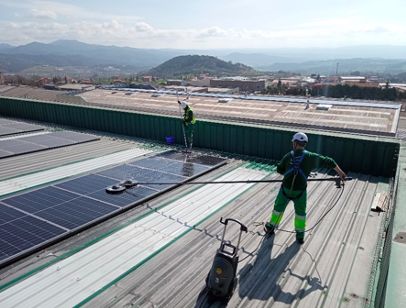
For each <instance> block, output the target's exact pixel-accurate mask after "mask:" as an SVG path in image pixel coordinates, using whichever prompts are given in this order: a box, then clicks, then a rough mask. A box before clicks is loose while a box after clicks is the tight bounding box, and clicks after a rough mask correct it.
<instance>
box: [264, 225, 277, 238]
mask: <svg viewBox="0 0 406 308" xmlns="http://www.w3.org/2000/svg"><path fill="white" fill-rule="evenodd" d="M264 231H265V233H266V235H268V236H271V235H274V234H275V226H274V225H272V224H271V223H269V222H267V223H266V224H265V227H264Z"/></svg>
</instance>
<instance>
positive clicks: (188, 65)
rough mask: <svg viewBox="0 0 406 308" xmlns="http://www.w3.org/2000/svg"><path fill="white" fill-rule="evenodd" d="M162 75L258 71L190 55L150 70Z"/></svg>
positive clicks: (235, 73) (216, 74)
mask: <svg viewBox="0 0 406 308" xmlns="http://www.w3.org/2000/svg"><path fill="white" fill-rule="evenodd" d="M149 73H150V74H151V75H154V76H160V77H180V76H183V75H189V74H193V75H199V74H209V75H212V76H235V75H253V74H255V73H256V71H255V70H254V69H253V68H252V67H249V66H246V65H244V64H241V63H235V64H233V63H231V62H226V61H223V60H220V59H218V58H216V57H212V56H199V55H188V56H178V57H175V58H173V59H170V60H168V61H166V62H164V63H162V64H161V65H159V66H157V67H155V68H153V69H151V70H150V71H149Z"/></svg>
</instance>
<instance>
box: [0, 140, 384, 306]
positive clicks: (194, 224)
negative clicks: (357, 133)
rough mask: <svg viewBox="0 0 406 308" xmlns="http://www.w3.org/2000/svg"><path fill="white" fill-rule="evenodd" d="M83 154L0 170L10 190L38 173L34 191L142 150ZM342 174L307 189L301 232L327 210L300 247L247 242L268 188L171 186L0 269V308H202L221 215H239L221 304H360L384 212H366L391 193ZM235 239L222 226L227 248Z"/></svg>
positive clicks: (225, 170)
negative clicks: (338, 184) (230, 282)
mask: <svg viewBox="0 0 406 308" xmlns="http://www.w3.org/2000/svg"><path fill="white" fill-rule="evenodd" d="M360 138H361V137H360ZM89 146H90V144H89V145H86V144H83V145H78V146H75V148H74V150H73V151H72V152H71V151H63V150H64V149H63V148H62V149H56V150H50V151H45V152H42V153H35V154H29V155H23V156H20V157H19V158H10V159H7V162H8V163H7V164H4V165H7V166H3V164H2V166H1V168H0V173H2V174H4V175H5V177H7V178H10V177H14V178H12V179H11V178H10V180H12V181H15V183H21V182H20V180H22V179H24V177H23V176H22V174H23V173H24V174H26V175H25V176H26V177H28V182H27V183H31V184H34V185H35V182H34V181H35V178H37V177H38V178H39V179H42V180H41V181H42V182H41V183H42V184H43V185H45V183H46V182H47V181H54V180H56V179H62V178H63V177H65V176H68V175H70V173H69V172H73V173H72V174H75V172H79V171H80V170H84V169H82V168H88V169H86V170H91V169H92V168H99V167H100V166H102V165H103V164H108V163H109V159H108V158H111V157H112V156H114V155H119V156H120V155H122V154H124V153H130V152H131V151H132V150H130V148H133V147H137V148H138V150H141V152H142V151H148V149H145V147H143V146H142V145H134V143H132V142H128V143H127V142H125V141H116V140H111V139H110V138H101V140H100V141H97V142H95V143H94V148H90V147H89ZM88 151H89V152H88ZM115 152H117V153H115ZM110 155H112V156H110ZM141 155H142V154H141ZM103 156H104V158H98V157H103ZM125 156H126V155H124V156H123V157H122V159H125ZM106 158H107V159H106ZM81 160H85V161H83V162H81ZM65 164H68V165H66V166H63V165H65ZM24 165H26V167H27V169H24ZM77 167H79V168H77ZM46 169H50V170H46ZM272 169H273V166H269V165H261V164H255V163H254V164H248V165H247V164H245V165H243V162H241V161H236V160H233V159H230V160H229V164H228V165H227V166H224V167H222V168H220V169H218V170H216V171H214V172H211V173H209V174H207V175H205V176H204V178H205V179H224V178H226V179H228V178H230V179H255V178H263V177H265V176H267V175H269V171H270V170H272ZM75 170H77V171H75ZM55 171H57V172H56V173H54V172H55ZM30 172H32V177H31V175H29V174H27V173H30ZM65 173H66V174H65ZM53 174H54V175H53ZM270 176H271V177H274V176H275V175H272V174H271V175H270ZM317 176H319V177H323V176H325V175H324V174H322V173H320V174H318V175H317ZM352 176H353V177H354V178H355V180H353V181H352V182H348V183H347V185H346V186H345V188H344V191H343V194H342V196H341V198H339V199H338V197H339V195H340V190H338V189H336V188H335V187H334V185H333V184H332V183H327V182H323V183H310V184H309V188H308V192H309V193H308V195H309V199H308V226H309V227H311V226H313V225H314V224H315V223H317V221H318V219H320V217H322V216H323V215H324V214H325V213H326V211H327V210H328V209H330V208H331V207H332V206H334V208H333V209H332V210H331V212H330V213H328V214H327V216H326V217H325V218H324V220H323V221H321V223H320V224H319V225H317V227H316V228H315V229H314V230H312V231H311V232H310V233H309V234H308V235H307V238H306V242H305V244H304V245H303V246H298V245H297V244H295V241H294V234H291V233H285V232H281V231H280V232H277V234H276V236H275V237H273V238H270V239H267V240H262V237H261V236H258V232H260V233H261V232H262V226H261V225H257V224H256V222H264V221H266V220H267V219H268V217H269V215H270V212H271V210H272V204H273V201H274V199H275V197H276V193H277V190H278V188H279V187H278V186H277V185H269V184H268V185H266V184H256V185H252V184H250V185H244V184H241V185H228V186H227V185H220V184H217V185H214V184H212V185H201V186H188V187H180V188H179V189H177V190H174V191H172V192H169V193H166V194H164V195H162V196H161V197H158V198H156V199H154V200H152V201H150V202H149V203H148V204H144V205H142V206H140V207H138V208H135V209H133V210H131V211H129V212H127V213H124V214H123V215H120V216H119V217H116V218H114V219H111V220H109V221H106V222H104V223H102V224H100V225H98V226H95V227H92V228H91V229H89V230H87V231H84V232H82V233H81V234H78V235H77V236H75V237H73V238H70V239H68V240H65V241H63V242H61V243H58V244H55V245H53V246H52V247H49V248H47V249H46V250H44V251H42V252H40V253H38V254H36V255H33V256H31V257H28V258H26V259H24V260H21V261H19V262H17V263H16V264H13V265H12V266H9V267H7V268H5V269H2V270H1V271H0V279H1V280H0V305H1V306H4V307H9V306H12V304H13V303H14V304H19V305H22V306H24V307H26V306H27V305H28V306H32V305H34V303H37V304H39V305H42V306H58V305H62V306H63V303H65V305H69V306H71V305H73V304H81V305H82V304H83V305H87V306H90V307H93V306H116V307H123V306H126V305H139V306H146V307H148V306H160V307H196V306H197V307H200V306H202V307H205V306H207V307H208V306H213V304H210V303H208V302H207V300H206V297H205V293H204V280H205V277H206V275H207V273H208V270H209V268H210V266H211V262H212V260H213V256H214V254H215V252H216V249H217V248H218V246H219V241H218V238H219V236H220V234H221V232H222V226H221V225H220V224H219V222H218V220H219V218H220V217H221V216H223V217H233V218H236V219H240V220H241V221H242V222H244V223H246V224H247V225H248V227H249V230H250V231H251V232H249V233H248V234H247V235H245V236H244V238H243V241H242V246H243V249H242V251H241V252H240V259H241V260H242V262H241V263H240V264H239V269H238V277H239V284H238V287H237V289H236V292H235V294H234V295H233V297H232V298H231V301H230V303H229V306H230V307H237V306H241V307H257V306H265V307H268V306H271V305H272V306H275V307H278V306H301V307H316V306H317V307H319V306H326V307H330V306H333V307H338V306H340V305H343V304H344V305H351V306H364V305H368V304H369V301H370V299H372V298H373V292H374V288H375V286H376V279H377V275H376V272H375V271H376V270H377V268H378V263H379V257H380V252H381V249H382V236H383V234H384V231H385V230H384V226H385V222H386V220H387V218H388V215H389V214H390V212H383V213H376V212H371V210H370V209H371V206H373V205H377V204H378V205H380V206H385V205H386V204H387V202H388V200H389V197H388V196H389V192H390V189H391V188H392V186H391V183H390V182H389V180H388V179H386V178H377V177H371V176H367V175H362V174H352ZM31 186H32V185H31ZM10 192H11V191H10ZM292 219H293V211H292V206H289V207H288V209H287V211H286V213H285V217H284V220H283V223H282V225H281V228H283V229H288V230H292V224H293V222H292ZM234 231H235V230H234ZM235 234H236V233H235V232H233V229H231V238H232V239H233V240H235ZM98 262H99V263H98ZM113 263H114V265H113ZM68 288H69V289H68ZM41 292H42V293H41ZM8 296H10V297H8ZM6 297H7V298H6ZM216 305H217V306H221V305H220V304H216Z"/></svg>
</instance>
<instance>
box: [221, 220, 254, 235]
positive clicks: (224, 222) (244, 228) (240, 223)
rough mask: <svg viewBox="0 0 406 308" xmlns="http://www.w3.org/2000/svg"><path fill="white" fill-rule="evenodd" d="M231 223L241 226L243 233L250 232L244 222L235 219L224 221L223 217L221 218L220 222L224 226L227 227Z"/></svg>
mask: <svg viewBox="0 0 406 308" xmlns="http://www.w3.org/2000/svg"><path fill="white" fill-rule="evenodd" d="M229 221H234V222H235V223H237V224H239V225H240V230H241V231H244V232H248V228H247V227H246V226H245V225H244V224H243V223H242V222H240V221H239V220H237V219H234V218H226V220H223V217H221V218H220V222H221V223H222V224H223V225H226V226H227V225H228V222H229Z"/></svg>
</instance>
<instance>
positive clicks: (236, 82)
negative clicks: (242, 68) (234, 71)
mask: <svg viewBox="0 0 406 308" xmlns="http://www.w3.org/2000/svg"><path fill="white" fill-rule="evenodd" d="M210 87H218V88H238V89H239V90H240V92H252V93H253V92H260V91H263V90H265V80H250V79H246V78H221V79H210Z"/></svg>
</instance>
